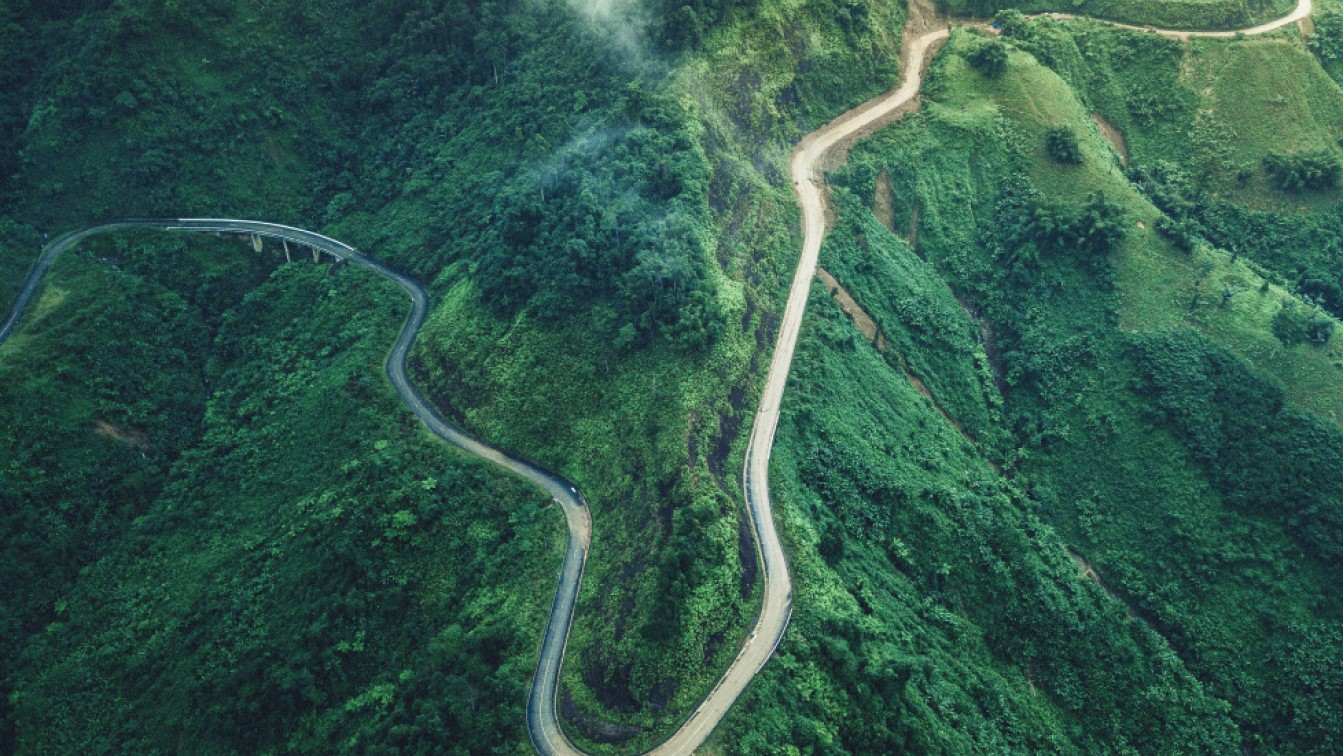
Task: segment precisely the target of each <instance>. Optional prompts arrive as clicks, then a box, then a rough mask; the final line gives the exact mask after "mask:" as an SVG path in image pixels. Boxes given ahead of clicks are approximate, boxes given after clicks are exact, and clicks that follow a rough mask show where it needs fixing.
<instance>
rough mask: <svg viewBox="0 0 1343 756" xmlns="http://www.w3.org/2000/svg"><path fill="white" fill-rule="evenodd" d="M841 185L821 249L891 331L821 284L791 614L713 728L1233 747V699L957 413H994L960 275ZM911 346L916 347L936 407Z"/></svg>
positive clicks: (914, 743)
mask: <svg viewBox="0 0 1343 756" xmlns="http://www.w3.org/2000/svg"><path fill="white" fill-rule="evenodd" d="M837 199H838V200H839V203H840V207H841V208H842V210H841V219H842V220H841V221H840V223H839V226H838V227H837V228H836V229H835V231H834V232H833V233H832V235H831V237H830V238H829V240H828V241H827V242H826V246H825V249H824V251H823V253H822V265H823V266H824V267H826V268H827V269H828V270H831V271H832V272H834V273H835V274H836V276H837V277H838V278H840V279H841V281H842V282H852V283H853V284H854V289H853V291H857V292H860V297H861V300H862V302H863V303H864V304H865V305H866V306H868V307H869V308H870V311H871V312H872V313H873V314H874V316H875V317H877V318H878V320H879V321H880V322H882V323H883V325H884V326H885V331H886V333H887V337H888V339H889V341H890V343H891V347H890V348H889V349H886V350H884V351H879V350H878V349H876V348H874V347H873V345H872V344H871V343H869V342H868V341H867V340H866V339H865V338H864V337H862V336H861V335H860V334H859V333H858V331H857V329H855V328H854V327H853V325H852V324H851V323H850V322H848V320H846V318H845V317H844V315H843V313H841V312H840V311H839V310H838V308H837V307H836V305H835V303H834V302H833V300H831V298H830V297H828V296H826V293H825V292H824V291H823V289H822V288H821V287H820V286H819V284H818V285H817V286H816V287H815V288H814V289H813V293H812V299H811V302H810V307H809V311H808V319H807V322H806V325H805V326H804V329H803V335H802V342H801V343H802V349H801V351H800V352H799V354H798V358H797V362H796V368H795V370H796V372H795V374H794V376H793V379H792V382H791V383H790V387H789V393H788V395H787V397H788V398H787V399H786V400H785V412H784V414H783V417H784V420H783V424H782V425H781V427H780V433H779V439H778V442H777V446H776V448H777V452H776V457H775V460H774V462H773V465H772V470H771V487H772V489H773V491H774V492H775V498H776V501H777V502H779V506H780V509H781V517H782V520H783V531H784V533H785V534H786V537H787V539H788V541H789V542H790V565H791V567H792V569H793V571H794V574H795V576H796V579H797V583H796V585H797V588H796V596H797V608H796V614H795V616H794V619H793V624H792V626H791V627H790V631H789V635H788V637H787V638H786V639H785V641H784V643H783V645H782V646H781V648H780V657H779V658H778V659H776V661H775V662H774V663H773V664H771V665H770V666H769V667H767V668H766V670H765V672H764V674H763V676H762V678H761V680H760V681H759V683H757V685H756V686H755V687H754V688H753V689H752V692H751V694H750V695H749V696H748V697H747V698H746V699H744V700H743V702H742V703H741V704H740V705H739V707H738V709H736V710H734V712H733V715H732V717H731V719H730V720H729V721H728V723H727V724H726V726H725V728H724V730H723V732H722V733H721V734H720V735H719V736H717V737H718V740H717V743H718V744H719V746H720V747H721V748H723V749H724V750H727V751H731V752H736V753H765V752H773V748H774V747H775V745H776V744H777V743H780V742H784V743H789V744H792V745H793V746H794V747H795V748H797V749H799V750H800V751H801V752H807V751H809V750H827V751H829V750H833V751H837V752H853V753H873V752H885V753H891V752H917V753H966V752H979V751H987V750H1007V751H1021V752H1037V751H1049V752H1069V753H1087V752H1095V751H1097V750H1104V749H1116V748H1121V747H1125V746H1127V747H1131V748H1135V749H1138V750H1144V749H1151V748H1159V747H1161V745H1163V744H1166V743H1170V742H1183V743H1188V744H1190V747H1191V748H1193V749H1195V750H1197V749H1200V748H1202V749H1205V750H1219V749H1221V748H1225V747H1228V744H1229V741H1228V740H1227V739H1226V738H1227V735H1228V733H1230V732H1233V731H1234V727H1233V726H1231V725H1230V723H1229V722H1228V721H1227V720H1226V719H1225V714H1224V709H1223V707H1222V705H1221V704H1220V703H1219V702H1216V701H1214V700H1211V699H1210V698H1209V697H1207V696H1206V695H1205V694H1204V692H1203V691H1202V689H1201V686H1200V685H1199V684H1198V683H1197V682H1195V681H1194V680H1192V678H1191V677H1190V676H1189V675H1188V673H1187V672H1186V671H1184V670H1183V669H1182V668H1181V666H1180V665H1179V663H1178V662H1176V661H1175V660H1174V659H1173V657H1171V656H1170V654H1169V650H1168V649H1167V648H1166V647H1165V644H1164V642H1163V641H1162V640H1161V639H1160V638H1158V637H1157V636H1156V635H1155V634H1153V633H1151V632H1150V631H1149V630H1148V629H1147V628H1146V627H1145V626H1144V625H1142V624H1141V623H1140V622H1137V621H1134V620H1131V619H1127V618H1126V617H1125V615H1124V610H1123V607H1122V606H1121V605H1120V604H1119V603H1118V602H1117V601H1116V600H1115V599H1114V598H1112V597H1111V596H1109V595H1107V594H1106V593H1105V591H1104V590H1103V589H1101V588H1100V587H1099V586H1098V585H1097V584H1096V583H1094V582H1092V581H1090V580H1088V579H1086V578H1083V577H1081V576H1080V574H1079V570H1078V569H1077V565H1076V564H1075V562H1073V561H1072V559H1071V558H1070V557H1069V556H1068V553H1067V552H1066V551H1065V549H1064V546H1063V542H1062V541H1061V540H1060V539H1059V537H1058V536H1057V535H1056V534H1055V533H1054V532H1053V530H1052V529H1051V528H1050V527H1049V526H1047V525H1045V524H1044V523H1042V522H1041V521H1040V519H1039V513H1038V512H1037V511H1035V505H1034V503H1033V502H1031V501H1030V499H1029V498H1028V497H1027V496H1026V495H1025V494H1024V492H1023V490H1022V489H1021V488H1019V487H1018V486H1017V484H1015V483H1014V482H1012V481H1011V480H1010V479H1009V478H1007V477H1004V476H1003V475H1002V473H1001V472H999V471H998V469H997V468H996V467H995V466H994V465H993V464H992V462H991V460H992V459H993V458H994V456H995V453H994V450H992V449H991V448H985V445H984V444H983V441H982V440H981V444H979V445H977V444H975V443H973V442H971V441H970V440H969V439H967V438H966V437H965V436H964V435H962V433H961V432H959V431H958V430H957V428H956V427H955V426H954V425H953V424H952V421H953V420H954V421H956V422H957V424H959V425H961V426H962V427H967V428H973V427H975V423H976V422H977V418H993V419H994V420H995V421H996V413H997V406H996V405H997V402H998V401H1000V399H999V397H998V395H997V392H996V390H995V389H993V387H992V386H991V385H985V386H981V381H982V380H983V379H984V373H983V370H982V366H983V364H984V360H985V355H984V352H983V347H982V346H980V345H977V344H976V343H975V340H974V337H973V334H974V333H975V326H974V325H973V323H972V321H971V320H970V318H969V316H968V315H967V314H966V312H965V311H964V310H963V309H962V308H961V306H960V304H959V303H958V302H957V301H956V299H955V298H954V296H953V295H952V292H951V290H950V289H949V288H948V287H947V285H946V283H945V282H944V281H943V280H941V279H940V278H939V277H938V274H937V272H936V271H935V270H934V269H933V268H932V266H930V265H928V264H927V263H926V262H924V261H922V260H920V259H919V258H918V257H917V256H916V255H915V253H914V252H913V250H911V249H910V247H909V246H908V245H907V244H905V243H904V242H903V241H902V240H897V239H896V238H895V237H894V236H893V235H892V234H891V233H890V232H888V231H887V230H886V229H884V228H883V227H881V226H880V225H879V224H878V223H877V222H876V221H875V219H873V218H872V217H871V216H870V215H869V214H867V213H866V212H865V211H864V210H863V209H862V204H861V203H860V202H859V201H858V200H857V198H856V197H854V196H853V195H851V194H849V193H848V192H846V191H843V190H841V191H840V192H839V193H838V195H837ZM902 363H906V364H909V365H911V366H918V367H917V368H916V369H918V371H919V373H920V376H921V378H922V380H923V381H924V382H925V383H926V384H927V385H928V386H929V388H930V389H932V391H933V393H934V395H935V396H938V397H940V398H941V402H940V403H939V404H938V405H934V403H933V401H932V400H930V399H928V398H926V397H925V396H924V395H923V394H921V393H920V392H919V391H918V390H917V389H916V388H915V387H914V385H913V383H912V381H911V380H910V379H909V378H908V377H907V376H906V374H905V372H904V369H903V368H902V366H901V364H902ZM966 387H969V390H966ZM943 412H946V413H947V414H945V415H944V414H943ZM981 430H984V431H987V432H993V431H994V430H995V429H994V428H993V426H986V427H984V428H982V429H981ZM986 435H987V433H986ZM1157 691H1160V692H1159V693H1158V692H1157ZM1139 700H1141V701H1143V703H1136V702H1137V701H1139ZM1158 702H1160V703H1158ZM1135 705H1136V706H1138V707H1140V708H1141V711H1130V712H1128V713H1127V714H1126V715H1125V716H1123V717H1113V716H1111V715H1110V712H1112V711H1114V710H1115V709H1116V708H1118V707H1132V706H1135Z"/></svg>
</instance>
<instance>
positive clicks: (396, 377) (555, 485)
mask: <svg viewBox="0 0 1343 756" xmlns="http://www.w3.org/2000/svg"><path fill="white" fill-rule="evenodd" d="M127 228H156V229H163V230H167V231H192V232H199V233H210V232H223V233H233V234H255V235H257V236H265V237H269V238H273V239H281V240H284V241H288V242H293V243H297V244H301V245H304V246H308V247H312V248H315V249H319V250H321V251H323V252H326V253H328V254H331V255H333V256H335V257H338V258H341V259H344V260H346V261H348V262H349V263H350V264H351V265H357V266H360V267H364V268H368V269H370V270H372V271H374V272H376V273H377V274H378V275H380V276H382V277H384V278H387V279H390V280H391V281H394V282H396V284H397V285H399V286H400V287H401V288H402V289H405V291H406V293H407V294H409V295H410V301H411V309H410V314H409V315H408V316H407V317H406V322H405V325H404V326H402V328H401V335H400V336H399V337H397V340H396V345H395V346H393V347H392V352H391V354H390V355H389V356H388V358H387V378H388V380H390V381H391V382H392V386H393V387H394V388H395V389H396V392H397V394H399V395H400V396H401V400H402V401H403V402H405V404H406V406H407V407H409V408H410V411H411V412H413V413H414V414H415V416H416V417H418V418H419V419H420V421H421V422H423V423H424V424H425V426H427V427H428V428H429V430H430V431H432V432H433V433H434V434H435V435H437V436H439V437H440V438H442V439H444V440H445V441H447V442H449V443H451V444H453V445H455V446H457V447H459V448H461V449H463V450H465V451H467V452H470V453H471V454H475V455H477V456H479V457H483V458H485V459H488V460H490V461H491V462H494V463H495V464H497V465H499V466H500V467H503V468H505V469H507V470H510V471H512V472H514V473H517V474H518V475H520V476H522V477H524V478H526V479H528V480H530V481H531V482H533V483H535V484H536V485H537V486H539V487H541V488H542V489H544V490H545V491H546V492H547V493H549V494H550V496H551V497H552V498H554V499H555V500H556V501H558V502H559V503H560V505H561V506H562V507H563V509H564V516H565V519H566V520H567V521H568V526H569V544H568V548H567V550H566V552H565V555H564V564H563V566H562V567H561V568H560V580H559V586H558V588H557V589H556V591H555V602H554V604H553V605H552V607H551V610H550V619H549V620H548V622H547V625H546V634H545V638H544V640H543V641H542V643H541V654H540V660H539V661H538V663H537V666H536V674H535V677H534V679H533V681H532V691H531V694H530V696H529V700H528V702H527V723H528V728H529V729H530V730H531V733H532V740H533V742H534V744H535V745H536V748H537V750H538V751H541V752H543V753H577V751H576V750H575V749H574V748H573V746H571V745H570V744H569V742H568V740H566V739H565V737H564V734H563V733H562V732H561V731H560V728H559V718H558V717H557V716H556V714H555V691H556V685H557V683H558V680H559V670H560V666H561V664H562V662H563V660H564V648H565V644H566V641H567V640H568V636H569V627H570V625H571V624H572V623H573V616H574V605H575V603H576V601H577V598H578V586H579V584H580V582H581V581H582V577H583V565H584V563H585V562H586V560H587V553H588V545H589V543H590V541H591V538H592V520H591V517H590V515H589V513H588V508H587V506H586V504H585V503H584V501H583V496H582V494H580V493H578V489H577V488H575V487H574V486H573V484H571V483H570V482H569V481H567V480H565V479H564V478H562V477H560V476H559V475H556V474H555V473H553V472H550V471H549V470H545V469H543V468H541V467H538V466H537V465H534V464H532V463H530V462H527V461H526V460H523V459H519V458H517V457H513V456H510V455H508V454H506V453H504V452H502V451H500V450H499V449H496V448H494V447H492V446H490V445H488V444H484V443H481V442H480V441H477V440H476V439H474V438H472V437H470V436H468V435H466V434H465V433H463V432H462V431H461V430H460V429H458V428H457V427H455V426H453V425H452V424H450V423H448V422H447V421H446V420H444V419H443V417H442V415H440V414H439V413H438V412H437V411H436V410H434V408H433V407H432V406H430V404H429V403H428V402H427V401H425V399H424V395H423V394H421V393H420V391H419V389H417V388H416V387H415V384H413V383H411V381H410V378H409V377H408V376H407V375H406V358H407V357H408V356H409V354H410V348H411V346H412V345H413V344H414V343H415V336H416V335H417V334H418V333H419V331H420V327H421V326H423V325H424V320H425V317H426V316H427V315H428V313H429V296H428V295H427V294H426V293H425V291H424V288H423V287H421V286H420V285H419V284H418V283H416V282H415V281H414V280H412V279H411V278H409V277H408V276H406V275H405V274H403V273H401V272H400V271H398V270H396V269H395V268H391V267H389V266H387V265H386V264H384V263H383V262H381V261H379V260H377V259H376V258H373V257H370V256H369V255H366V254H364V253H362V252H359V251H358V250H356V249H355V248H354V247H351V246H350V245H348V244H345V243H344V242H340V241H337V240H335V239H332V238H330V237H327V236H323V235H321V234H317V233H314V232H312V231H307V230H304V229H301V228H293V227H291V226H282V225H279V224H276V223H264V222H261V221H250V220H237V219H228V218H178V219H165V220H132V221H117V222H113V223H105V224H101V225H98V226H92V227H90V228H86V229H82V230H80V231H76V232H73V233H70V234H66V235H64V236H61V237H59V238H57V239H56V240H54V241H52V242H51V243H50V244H48V245H47V246H46V248H44V249H43V250H42V254H41V255H40V256H39V257H38V259H37V262H36V263H35V264H34V265H33V268H32V270H31V271H30V272H29V274H28V279H27V280H26V281H25V282H24V285H23V288H22V289H21V290H20V292H19V296H18V297H17V298H16V299H15V301H14V305H13V307H12V309H11V310H10V314H9V317H8V318H7V319H6V320H5V322H4V325H3V326H0V343H4V341H5V340H6V339H8V338H9V336H10V334H11V333H12V332H13V331H14V328H15V327H16V326H17V325H18V322H19V320H20V319H21V318H22V317H23V312H24V310H25V308H26V307H27V306H28V304H29V302H30V301H31V300H32V298H33V295H34V294H35V293H36V291H37V288H38V286H39V285H40V284H41V282H42V279H43V278H44V277H45V276H46V274H47V271H48V270H50V269H51V265H52V263H53V262H55V261H56V258H57V257H59V256H60V255H61V253H62V252H65V251H66V250H68V249H70V248H71V247H73V246H74V245H76V244H78V243H79V242H80V241H82V240H83V239H85V238H87V237H89V236H93V235H94V234H101V233H107V232H109V231H117V230H122V229H127Z"/></svg>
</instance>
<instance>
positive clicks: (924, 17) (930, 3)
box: [821, 0, 949, 173]
mask: <svg viewBox="0 0 1343 756" xmlns="http://www.w3.org/2000/svg"><path fill="white" fill-rule="evenodd" d="M948 23H949V22H948V20H947V17H946V16H943V15H941V14H939V13H938V12H937V7H936V5H935V4H934V0H910V3H909V18H908V19H907V20H906V21H905V30H904V33H903V36H902V37H901V39H900V69H901V70H902V71H904V70H908V69H909V60H910V56H911V55H912V54H913V45H914V40H916V39H918V38H919V37H922V36H923V35H925V34H927V33H928V32H930V31H933V30H934V29H938V28H945V27H946V26H947V25H948ZM942 44H943V41H939V42H936V43H934V44H932V45H929V46H928V50H927V51H926V52H925V54H924V57H923V62H924V67H923V70H924V71H927V70H928V66H927V63H928V62H929V61H931V60H932V59H933V57H934V56H935V55H937V51H938V50H939V49H941V48H942ZM919 106H920V102H919V98H918V96H917V95H915V96H914V97H911V98H910V99H909V101H908V102H906V103H905V104H903V105H901V106H900V107H898V108H895V109H893V110H892V111H891V112H889V113H887V114H886V115H885V116H883V117H881V118H879V119H877V120H876V121H875V122H873V123H872V124H870V125H868V126H867V127H865V128H863V129H860V130H859V131H856V132H854V133H853V134H850V135H849V136H847V137H845V138H844V139H843V140H842V141H840V142H839V143H838V144H836V145H835V146H834V148H832V149H831V150H830V151H829V152H828V153H827V154H826V156H825V159H824V160H823V161H822V165H821V168H822V170H823V171H824V172H826V173H829V172H831V171H834V170H836V169H838V168H840V167H842V166H843V165H844V164H845V163H847V162H848V160H849V150H850V149H852V148H853V146H854V145H855V144H857V143H858V142H860V141H862V140H863V139H866V138H867V137H869V136H871V135H872V134H873V133H875V132H877V131H878V130H880V129H882V128H885V127H886V126H889V125H890V124H892V123H894V122H895V121H896V120H898V119H900V118H903V117H904V115H905V114H906V113H913V112H915V111H917V110H918V109H919ZM843 117H844V116H840V118H843Z"/></svg>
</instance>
